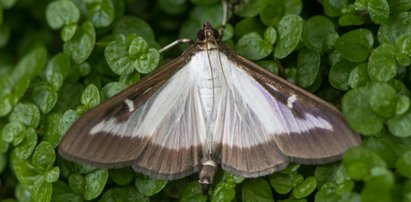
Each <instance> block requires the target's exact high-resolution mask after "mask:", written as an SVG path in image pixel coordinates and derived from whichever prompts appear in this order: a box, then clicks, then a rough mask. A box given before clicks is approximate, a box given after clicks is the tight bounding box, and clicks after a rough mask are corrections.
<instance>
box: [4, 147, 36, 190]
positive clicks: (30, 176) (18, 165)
mask: <svg viewBox="0 0 411 202" xmlns="http://www.w3.org/2000/svg"><path fill="white" fill-rule="evenodd" d="M11 164H12V166H13V171H14V173H15V175H16V177H17V179H18V181H19V182H20V183H21V184H22V185H24V186H25V187H26V188H28V189H32V188H33V186H35V183H36V182H37V183H38V182H41V181H43V180H44V179H43V178H44V177H43V176H42V175H38V172H37V171H36V170H35V169H34V167H33V165H31V164H30V163H29V161H27V160H23V159H20V158H19V157H17V156H16V155H14V154H12V156H11Z"/></svg>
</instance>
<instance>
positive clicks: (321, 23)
mask: <svg viewBox="0 0 411 202" xmlns="http://www.w3.org/2000/svg"><path fill="white" fill-rule="evenodd" d="M332 34H336V31H335V25H334V23H333V22H332V21H331V20H330V19H328V18H326V17H324V16H314V17H311V18H309V19H308V20H307V22H306V23H305V24H304V29H303V33H302V40H303V43H304V45H305V46H306V47H307V48H309V49H312V50H315V51H318V52H326V51H327V50H326V49H325V48H326V40H327V38H328V37H329V36H330V35H332Z"/></svg>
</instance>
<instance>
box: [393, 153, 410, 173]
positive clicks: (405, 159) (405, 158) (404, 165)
mask: <svg viewBox="0 0 411 202" xmlns="http://www.w3.org/2000/svg"><path fill="white" fill-rule="evenodd" d="M395 167H396V168H397V171H398V172H399V173H400V174H401V175H403V176H406V177H407V178H411V151H408V152H406V153H404V154H403V155H402V156H401V157H400V158H399V159H398V161H397V163H396V166H395Z"/></svg>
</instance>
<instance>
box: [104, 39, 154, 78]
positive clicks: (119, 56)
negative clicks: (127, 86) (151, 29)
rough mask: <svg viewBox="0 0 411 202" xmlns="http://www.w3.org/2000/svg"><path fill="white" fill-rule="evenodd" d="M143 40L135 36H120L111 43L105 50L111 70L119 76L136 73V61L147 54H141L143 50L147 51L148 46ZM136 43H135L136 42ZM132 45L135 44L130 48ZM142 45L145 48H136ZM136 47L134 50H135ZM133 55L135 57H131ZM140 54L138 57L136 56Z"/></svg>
mask: <svg viewBox="0 0 411 202" xmlns="http://www.w3.org/2000/svg"><path fill="white" fill-rule="evenodd" d="M141 40H142V38H141V37H138V36H137V35H135V34H131V35H129V36H128V37H127V38H126V37H124V36H122V35H120V36H119V38H118V39H117V40H115V41H112V42H110V43H109V44H108V45H107V47H106V48H105V50H104V56H105V58H106V61H107V63H108V65H109V66H110V69H111V70H112V71H113V72H114V73H116V74H119V75H127V74H130V73H132V72H133V71H134V65H135V64H134V61H135V60H138V58H139V57H140V56H141V55H143V54H147V52H144V53H141V51H142V50H144V49H145V50H147V48H144V47H146V46H147V45H146V44H145V43H142V42H141ZM134 41H135V42H134ZM130 44H133V45H132V46H130ZM138 44H140V45H141V46H143V47H135V46H137V45H138ZM133 47H134V48H133ZM130 53H132V54H133V55H129V54H130ZM137 53H138V55H136V54H137Z"/></svg>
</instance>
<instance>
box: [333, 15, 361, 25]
mask: <svg viewBox="0 0 411 202" xmlns="http://www.w3.org/2000/svg"><path fill="white" fill-rule="evenodd" d="M364 23H365V19H364V17H363V16H361V15H359V14H358V13H346V14H344V15H342V16H341V17H340V18H339V19H338V24H339V25H340V26H344V27H346V26H353V25H355V26H359V25H363V24H364Z"/></svg>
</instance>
